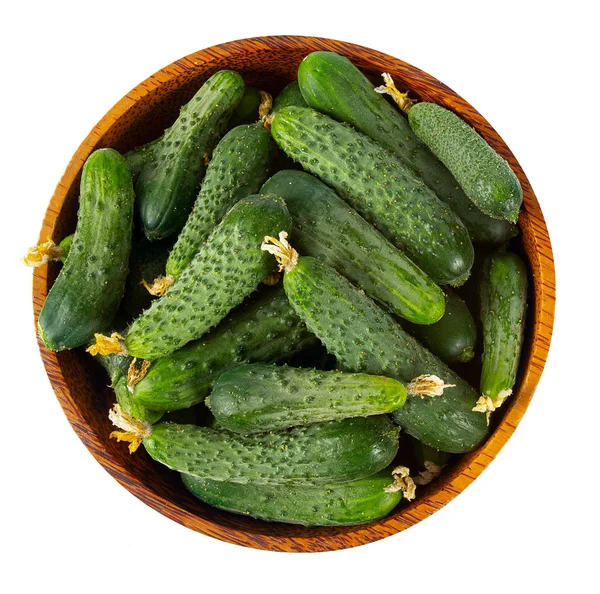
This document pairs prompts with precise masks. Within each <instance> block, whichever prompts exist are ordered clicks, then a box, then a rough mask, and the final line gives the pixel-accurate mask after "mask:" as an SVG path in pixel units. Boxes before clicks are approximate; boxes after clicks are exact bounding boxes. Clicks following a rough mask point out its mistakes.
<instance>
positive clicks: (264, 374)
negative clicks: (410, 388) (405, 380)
mask: <svg viewBox="0 0 600 594" xmlns="http://www.w3.org/2000/svg"><path fill="white" fill-rule="evenodd" d="M405 400H406V390H405V388H404V386H403V385H402V384H401V383H400V382H398V381H396V380H393V379H391V378H388V377H381V376H376V375H367V374H364V373H344V372H342V371H319V370H316V369H302V368H294V367H287V366H283V367H282V366H277V365H266V364H261V363H255V364H253V365H239V366H236V367H232V368H230V369H228V370H226V371H225V372H224V373H223V375H221V377H219V379H218V380H217V381H216V382H215V384H214V386H213V390H212V392H211V394H210V396H209V397H208V398H207V399H206V405H207V406H208V407H209V408H210V410H211V411H212V413H213V415H214V416H215V418H216V419H217V422H218V423H219V425H221V427H223V428H224V429H227V430H229V431H234V432H236V433H245V434H248V433H261V432H265V431H279V430H281V429H287V428H288V427H295V426H298V425H310V424H311V423H322V422H324V421H336V420H341V419H347V418H350V417H366V416H370V415H379V414H385V413H390V412H392V411H394V410H396V409H398V408H400V407H401V406H402V405H403V404H404V402H405Z"/></svg>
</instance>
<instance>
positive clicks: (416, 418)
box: [284, 256, 488, 453]
mask: <svg viewBox="0 0 600 594" xmlns="http://www.w3.org/2000/svg"><path fill="white" fill-rule="evenodd" d="M284 288H285V292H286V294H287V296H288V299H289V300H290V303H291V304H292V306H293V307H294V309H295V310H296V312H297V313H298V316H299V317H300V318H301V319H302V320H304V322H305V323H306V325H307V327H308V329H309V330H310V331H312V332H313V333H314V334H315V335H316V336H317V337H318V338H319V339H320V340H321V342H322V343H323V344H324V345H325V346H326V348H327V350H328V351H329V352H330V353H332V354H333V355H335V357H336V359H337V362H338V367H341V368H342V369H343V370H345V371H352V372H362V373H370V374H374V375H385V376H388V377H391V378H394V379H397V380H399V381H401V382H403V383H407V382H409V381H410V380H412V379H414V378H415V377H417V376H419V375H423V374H434V375H437V376H438V377H440V378H441V379H443V380H444V381H445V383H448V384H456V387H454V388H446V389H445V391H444V394H443V396H437V397H425V398H420V397H419V396H412V395H410V394H409V395H408V397H407V399H406V403H405V404H404V406H403V407H402V408H400V409H398V410H397V411H395V412H394V413H393V418H394V421H395V422H397V423H398V424H399V425H400V426H401V427H402V428H403V429H404V430H405V431H406V432H407V433H409V434H410V435H412V436H413V437H415V438H416V439H418V440H419V441H422V442H423V443H425V444H427V445H429V446H431V447H433V448H435V449H438V450H443V451H445V452H449V453H463V452H467V451H469V450H471V449H473V448H474V447H476V446H477V445H478V444H479V443H481V442H482V441H483V440H484V439H485V437H486V435H487V432H488V427H487V424H486V419H485V415H482V414H481V413H478V412H473V410H472V409H473V407H474V406H475V404H476V402H477V399H478V394H477V392H476V391H475V390H473V388H472V387H471V386H469V384H467V382H465V381H464V380H463V379H461V378H460V377H458V376H457V375H456V374H455V373H454V372H453V371H452V370H451V369H449V368H448V367H447V366H446V365H445V364H444V363H443V362H442V361H440V360H439V359H438V358H437V357H435V356H434V355H433V354H431V353H430V352H429V351H428V350H427V349H426V348H425V347H423V346H422V345H421V344H419V343H418V342H417V341H416V340H415V339H414V338H412V337H411V336H410V335H409V334H407V333H406V332H404V331H403V330H402V329H401V328H400V326H399V325H398V323H397V322H396V321H395V320H394V319H393V318H392V317H391V315H390V314H388V313H387V312H385V311H384V310H382V309H381V308H380V307H379V306H378V305H376V304H375V303H374V302H373V301H372V300H371V299H370V298H369V297H367V296H366V295H364V294H363V293H361V292H360V291H359V289H357V288H356V287H354V286H353V285H352V284H351V283H350V282H349V281H348V280H347V279H346V278H344V277H343V276H342V275H340V274H339V273H338V272H336V271H335V270H334V269H333V268H331V267H329V266H327V265H325V264H322V263H321V262H319V261H318V260H317V259H316V258H311V257H309V256H305V257H300V258H299V259H298V264H297V265H296V267H295V268H294V269H293V270H291V271H289V272H287V273H286V274H285V276H284Z"/></svg>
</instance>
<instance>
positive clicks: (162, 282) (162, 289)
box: [140, 274, 175, 297]
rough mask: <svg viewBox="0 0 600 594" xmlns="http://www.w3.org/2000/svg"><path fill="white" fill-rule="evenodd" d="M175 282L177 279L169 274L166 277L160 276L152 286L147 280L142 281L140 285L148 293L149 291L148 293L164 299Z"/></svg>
mask: <svg viewBox="0 0 600 594" xmlns="http://www.w3.org/2000/svg"><path fill="white" fill-rule="evenodd" d="M174 282H175V279H174V278H173V277H172V276H171V275H170V274H167V275H166V276H163V275H162V274H159V275H158V276H157V277H156V278H155V279H154V281H153V282H152V284H151V285H149V284H148V283H147V282H146V281H145V280H142V281H141V282H140V285H144V288H145V289H146V291H148V293H150V295H154V296H155V297H162V296H163V295H164V294H165V293H166V292H167V289H168V288H169V287H170V286H171V285H172V284H173V283H174Z"/></svg>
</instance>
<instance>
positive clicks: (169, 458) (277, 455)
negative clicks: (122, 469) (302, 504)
mask: <svg viewBox="0 0 600 594" xmlns="http://www.w3.org/2000/svg"><path fill="white" fill-rule="evenodd" d="M398 433H399V432H398V427H396V426H394V424H393V423H392V422H391V421H390V420H389V419H388V418H387V417H386V416H385V415H379V416H375V417H367V418H356V419H345V420H344V421H330V422H328V423H315V424H314V425H309V426H308V427H294V428H292V429H287V430H285V431H277V432H271V433H259V434H256V435H240V434H237V433H231V432H230V431H226V430H223V429H213V428H210V427H197V426H195V425H177V424H174V423H159V424H158V425H155V426H154V428H153V430H152V433H151V434H150V436H148V437H145V438H144V440H143V444H144V447H145V448H146V451H147V452H148V454H149V455H150V456H151V457H152V458H153V459H154V460H156V461H157V462H161V463H162V464H164V465H165V466H167V467H169V468H171V469H172V470H177V471H178V472H183V473H185V474H191V475H193V476H196V477H198V478H209V479H213V480H221V481H224V480H230V481H234V482H237V483H242V484H247V483H259V484H275V485H277V484H279V485H281V484H296V485H318V484H336V483H343V482H348V481H353V480H357V479H360V478H363V477H366V476H370V475H371V474H374V473H376V472H379V471H380V470H382V469H383V468H385V467H386V466H388V465H389V464H390V463H391V462H392V460H393V459H394V457H395V455H396V453H397V451H398Z"/></svg>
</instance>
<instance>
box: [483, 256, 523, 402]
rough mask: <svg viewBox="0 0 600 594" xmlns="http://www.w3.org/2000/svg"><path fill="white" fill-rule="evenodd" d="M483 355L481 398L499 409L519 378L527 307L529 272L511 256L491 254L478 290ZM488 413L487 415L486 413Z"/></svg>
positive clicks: (519, 261) (521, 261) (486, 262)
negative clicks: (489, 401)
mask: <svg viewBox="0 0 600 594" xmlns="http://www.w3.org/2000/svg"><path fill="white" fill-rule="evenodd" d="M479 295H480V299H481V310H480V311H481V326H482V332H483V355H482V363H483V367H482V370H481V385H480V387H481V394H482V396H483V397H484V399H486V400H487V399H489V400H491V403H492V405H493V406H492V407H491V410H493V409H494V408H498V407H499V406H500V405H501V404H502V402H503V401H504V400H505V399H506V398H507V397H508V396H509V395H510V394H511V393H512V389H513V387H514V385H515V381H516V378H517V370H518V368H519V360H520V357H521V348H522V345H523V333H524V330H525V311H526V307H527V269H526V268H525V264H524V262H523V260H521V258H520V257H519V256H518V255H517V254H513V253H511V252H498V253H495V254H491V255H490V256H488V258H487V259H486V261H485V263H484V266H483V274H482V278H481V284H480V289H479ZM486 412H487V411H486Z"/></svg>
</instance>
